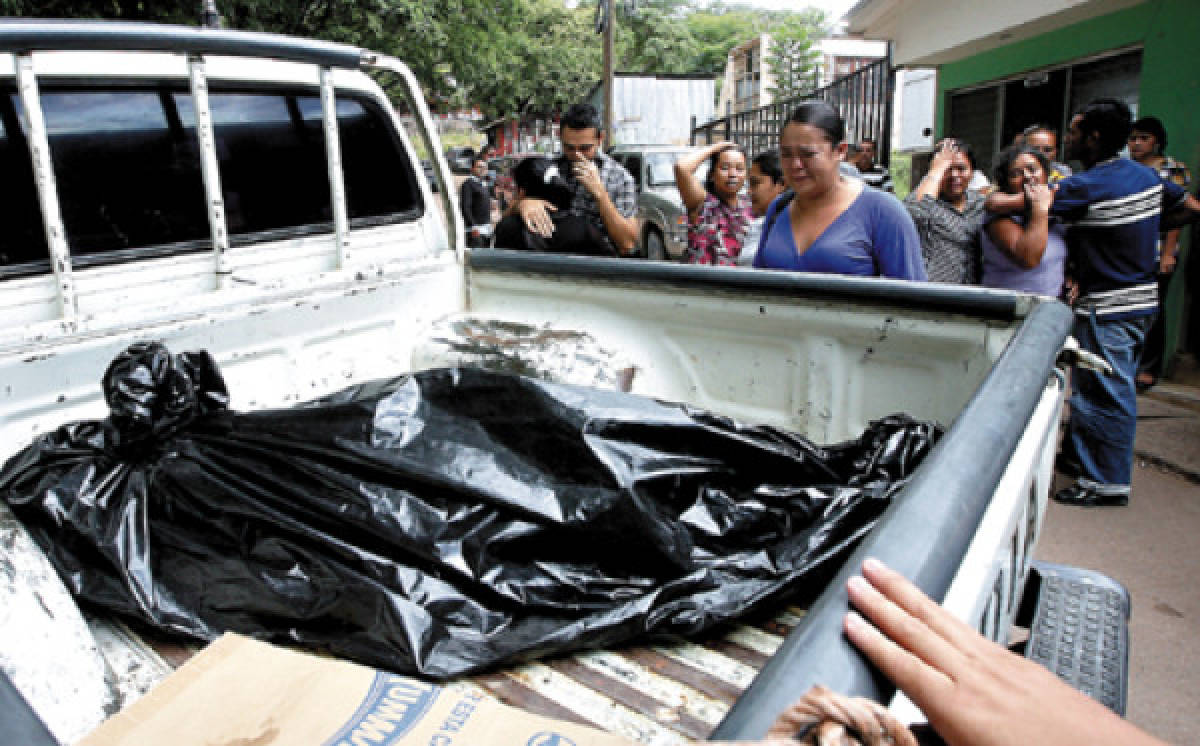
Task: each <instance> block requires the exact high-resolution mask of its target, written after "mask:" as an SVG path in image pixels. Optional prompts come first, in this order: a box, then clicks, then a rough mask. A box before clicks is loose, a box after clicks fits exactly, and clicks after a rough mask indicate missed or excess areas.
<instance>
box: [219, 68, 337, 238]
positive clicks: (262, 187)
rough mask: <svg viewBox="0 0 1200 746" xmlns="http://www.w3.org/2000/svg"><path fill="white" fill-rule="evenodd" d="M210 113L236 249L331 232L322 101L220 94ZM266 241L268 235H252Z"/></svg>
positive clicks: (302, 97)
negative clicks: (304, 231) (296, 233)
mask: <svg viewBox="0 0 1200 746" xmlns="http://www.w3.org/2000/svg"><path fill="white" fill-rule="evenodd" d="M209 106H210V108H211V109H212V117H213V129H214V131H215V134H216V142H217V162H218V164H219V166H220V170H221V189H222V191H223V192H224V198H225V215H226V220H227V221H228V227H229V233H230V235H231V236H232V237H233V239H234V240H233V242H234V243H235V244H239V243H240V244H244V243H248V242H250V241H253V240H259V239H262V238H273V237H276V235H272V234H273V233H274V232H275V231H280V230H286V229H294V228H299V227H308V228H310V229H311V230H313V231H319V230H330V229H331V226H332V220H333V217H332V215H333V209H332V207H331V205H330V198H329V172H328V167H327V166H326V161H325V133H324V130H323V129H322V128H321V100H320V98H319V97H318V96H317V95H316V94H315V93H313V94H305V95H294V94H287V93H258V92H233V91H222V92H218V91H215V90H214V91H213V92H212V93H211V94H210V95H209ZM201 204H202V205H203V202H201ZM288 232H289V233H290V232H291V231H288ZM263 233H268V235H265V236H264V235H252V234H263Z"/></svg>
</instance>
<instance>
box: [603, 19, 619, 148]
mask: <svg viewBox="0 0 1200 746" xmlns="http://www.w3.org/2000/svg"><path fill="white" fill-rule="evenodd" d="M600 2H601V3H603V4H604V6H605V9H604V149H605V150H608V149H609V148H611V147H612V143H613V48H614V45H615V40H616V36H617V32H616V27H617V7H616V0H600Z"/></svg>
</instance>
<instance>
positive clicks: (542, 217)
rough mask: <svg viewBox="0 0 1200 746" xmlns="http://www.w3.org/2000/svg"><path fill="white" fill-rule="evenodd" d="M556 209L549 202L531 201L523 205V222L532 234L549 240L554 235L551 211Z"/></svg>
mask: <svg viewBox="0 0 1200 746" xmlns="http://www.w3.org/2000/svg"><path fill="white" fill-rule="evenodd" d="M554 209H555V207H554V206H553V205H551V204H549V203H548V202H544V201H542V200H529V201H527V202H523V203H522V204H521V220H522V221H523V222H524V223H525V227H526V228H527V229H528V230H529V232H530V233H536V234H537V235H539V236H542V237H543V238H549V237H550V236H551V235H553V234H554V221H552V220H551V219H550V211H551V210H554Z"/></svg>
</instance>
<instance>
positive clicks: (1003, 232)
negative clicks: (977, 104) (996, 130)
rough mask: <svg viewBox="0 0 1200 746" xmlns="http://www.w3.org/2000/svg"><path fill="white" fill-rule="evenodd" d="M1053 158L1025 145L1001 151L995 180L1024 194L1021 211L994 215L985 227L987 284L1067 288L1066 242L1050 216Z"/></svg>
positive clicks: (1047, 291)
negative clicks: (1051, 161)
mask: <svg viewBox="0 0 1200 746" xmlns="http://www.w3.org/2000/svg"><path fill="white" fill-rule="evenodd" d="M1049 173H1050V161H1049V159H1047V158H1046V156H1045V155H1044V154H1042V153H1041V152H1039V151H1037V150H1034V149H1033V148H1030V147H1027V146H1013V147H1010V148H1007V149H1005V150H1003V151H1001V153H1000V155H999V157H998V158H997V159H996V173H995V176H996V184H997V185H999V186H1000V187H1001V188H1002V189H1003V190H1004V191H1006V192H1008V193H1009V194H1024V195H1025V204H1026V208H1025V213H1024V214H1023V215H990V216H989V217H988V218H987V219H986V220H985V221H984V229H983V242H982V243H983V285H985V286H987V287H993V288H1006V289H1009V290H1023V291H1025V292H1027V293H1037V294H1038V295H1048V296H1050V297H1051V298H1057V297H1059V296H1060V295H1061V294H1062V290H1063V269H1064V267H1065V265H1066V262H1067V242H1066V234H1065V232H1064V229H1063V226H1062V223H1060V222H1058V221H1057V220H1052V219H1051V217H1050V205H1052V204H1053V203H1054V192H1052V191H1051V190H1050V187H1048V186H1047V185H1046V179H1047V175H1048V174H1049Z"/></svg>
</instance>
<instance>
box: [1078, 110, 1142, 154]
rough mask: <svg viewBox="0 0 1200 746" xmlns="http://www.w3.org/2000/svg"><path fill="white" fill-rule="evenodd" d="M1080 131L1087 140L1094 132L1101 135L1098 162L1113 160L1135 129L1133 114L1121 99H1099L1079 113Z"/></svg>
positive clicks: (1098, 146) (1098, 144)
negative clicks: (1130, 132)
mask: <svg viewBox="0 0 1200 746" xmlns="http://www.w3.org/2000/svg"><path fill="white" fill-rule="evenodd" d="M1079 116H1080V118H1079V131H1080V133H1082V134H1083V136H1084V138H1085V139H1086V138H1087V137H1089V136H1090V135H1091V134H1092V133H1093V132H1095V133H1096V134H1098V135H1099V137H1100V141H1099V142H1098V143H1097V148H1098V152H1097V153H1096V156H1097V158H1098V160H1101V161H1102V160H1105V159H1107V158H1111V157H1113V156H1114V155H1116V154H1117V153H1118V152H1120V150H1121V148H1123V147H1125V143H1126V141H1128V140H1129V131H1130V130H1131V129H1132V128H1133V114H1132V113H1131V112H1130V111H1129V106H1128V105H1127V104H1126V103H1125V102H1124V101H1121V100H1120V99H1115V98H1098V99H1096V100H1094V101H1092V102H1091V103H1089V104H1088V105H1087V106H1085V107H1083V111H1081V112H1079Z"/></svg>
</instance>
